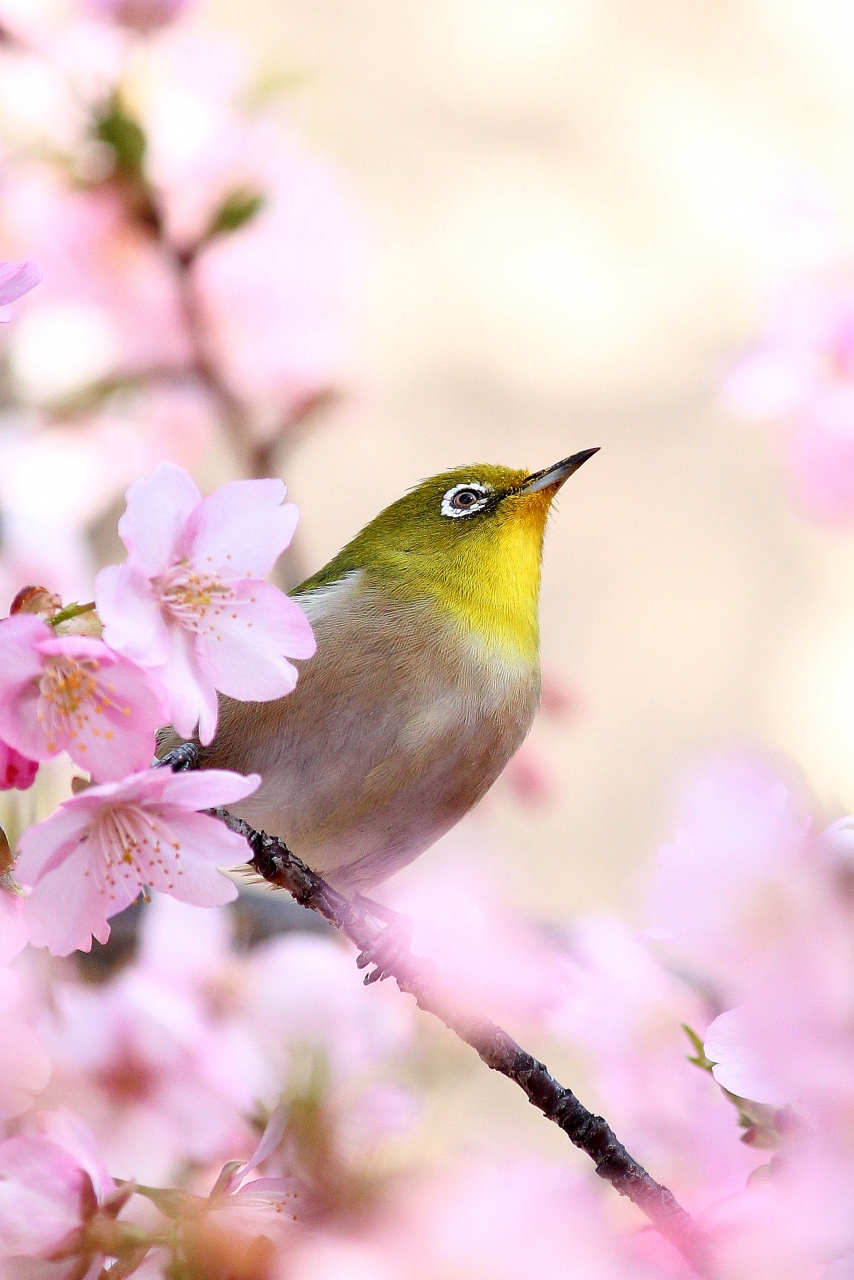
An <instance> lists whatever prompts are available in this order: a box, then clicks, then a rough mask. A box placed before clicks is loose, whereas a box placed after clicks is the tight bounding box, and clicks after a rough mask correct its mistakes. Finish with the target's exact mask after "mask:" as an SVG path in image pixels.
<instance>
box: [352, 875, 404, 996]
mask: <svg viewBox="0 0 854 1280" xmlns="http://www.w3.org/2000/svg"><path fill="white" fill-rule="evenodd" d="M360 905H363V906H364V907H365V909H366V910H367V911H369V912H370V913H371V915H373V916H374V918H375V919H379V920H380V921H381V922H382V925H383V928H382V932H381V933H379V934H378V935H377V937H376V939H375V940H374V941H373V942H372V943H371V945H370V946H368V947H364V948H363V949H362V951H360V952H359V954H358V956H357V957H356V965H357V967H358V968H359V969H367V968H368V966H369V965H374V966H375V967H374V968H373V969H372V970H371V971H370V972H369V973H366V974H365V979H364V981H365V986H366V987H369V986H371V985H372V984H373V983H375V982H382V980H383V978H388V977H389V976H391V977H393V976H394V971H395V968H396V966H397V965H398V964H399V962H400V961H401V960H402V959H403V958H404V957H405V956H408V955H409V953H410V946H411V944H412V933H413V929H414V926H413V923H412V921H411V920H410V918H409V916H405V915H403V914H402V913H401V912H399V911H393V910H392V909H391V908H390V907H385V906H383V907H380V906H379V904H378V903H374V902H371V901H370V899H369V898H361V895H360ZM375 907H379V910H378V911H377V912H376V913H375V912H374V908H375Z"/></svg>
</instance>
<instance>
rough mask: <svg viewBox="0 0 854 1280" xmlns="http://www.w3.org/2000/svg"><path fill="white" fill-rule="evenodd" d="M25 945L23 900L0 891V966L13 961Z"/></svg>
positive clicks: (15, 895) (25, 930)
mask: <svg viewBox="0 0 854 1280" xmlns="http://www.w3.org/2000/svg"><path fill="white" fill-rule="evenodd" d="M26 945H27V927H26V925H25V924H24V901H23V898H21V897H19V895H18V894H17V893H8V892H7V891H6V890H5V889H0V964H2V965H7V964H8V963H9V961H10V960H14V958H15V956H16V955H17V954H18V952H19V951H23V949H24V947H25V946H26Z"/></svg>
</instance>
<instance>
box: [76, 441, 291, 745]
mask: <svg viewBox="0 0 854 1280" xmlns="http://www.w3.org/2000/svg"><path fill="white" fill-rule="evenodd" d="M284 496H285V486H284V485H283V484H282V482H281V480H234V481H231V483H229V484H224V485H222V486H221V487H220V488H219V489H217V490H216V491H215V492H214V493H212V494H210V495H209V496H208V497H207V498H202V496H201V494H200V493H199V490H198V489H197V488H196V486H195V484H194V483H193V481H192V480H191V479H190V477H189V476H188V475H187V473H186V472H185V471H182V470H181V468H180V467H176V466H174V465H172V464H171V463H165V462H164V463H161V464H160V466H159V467H157V469H156V470H155V471H154V473H153V474H152V475H151V476H150V477H149V478H148V479H146V480H142V479H141V480H136V481H134V483H133V484H132V485H131V487H130V488H129V489H128V493H127V510H126V511H125V514H124V515H123V516H122V518H121V520H120V521H119V533H120V535H121V538H122V541H123V542H124V544H125V546H126V547H127V548H128V553H129V554H128V559H127V563H126V564H124V565H113V566H111V567H110V568H108V569H102V571H101V572H100V573H99V574H98V577H97V579H96V581H95V599H96V600H97V603H98V612H99V614H100V616H101V619H102V620H103V622H104V638H105V640H106V641H107V643H108V644H110V645H111V646H112V647H113V648H115V649H117V650H118V651H119V652H120V653H124V654H126V655H127V656H128V657H129V658H132V659H134V660H135V661H137V662H140V663H142V664H143V665H145V666H148V667H151V668H152V669H153V670H154V671H155V672H156V674H157V675H158V677H159V678H160V679H161V680H162V682H163V684H164V685H165V686H166V690H167V692H168V695H169V701H170V710H171V715H172V723H173V724H174V725H175V728H176V729H177V731H178V733H180V734H181V735H182V736H183V737H185V738H189V737H191V736H192V734H193V732H194V730H195V728H196V724H197V723H198V726H199V738H200V740H201V741H202V743H208V742H210V741H211V740H212V738H213V736H214V734H215V732H216V725H217V715H218V708H217V697H216V692H217V690H219V691H220V692H221V693H225V694H228V695H229V696H230V697H233V698H240V699H244V700H247V701H253V702H267V701H269V700H271V699H273V698H281V697H282V696H283V695H284V694H286V693H290V691H291V690H292V689H293V687H294V685H295V684H296V681H297V671H296V668H295V667H293V666H292V665H291V663H290V662H289V661H288V658H289V657H292V658H310V657H311V656H312V654H313V653H314V648H315V645H314V636H313V635H312V632H311V627H310V626H309V623H308V620H307V618H306V617H305V615H304V614H303V612H302V610H301V609H300V608H299V606H298V605H297V604H295V603H294V602H293V601H292V600H289V599H288V597H287V596H286V595H284V594H283V592H281V591H279V590H278V588H276V587H274V586H272V585H271V584H270V583H268V582H264V581H262V580H261V579H263V577H264V575H265V574H267V573H269V572H270V570H271V569H272V567H273V565H274V564H275V562H276V560H277V559H278V557H279V556H280V555H281V553H282V551H284V549H285V547H286V546H287V545H288V543H289V542H290V540H291V538H292V537H293V532H294V529H295V527H296V522H297V509H296V507H295V506H294V505H293V503H287V504H284V505H283V503H282V499H283V498H284Z"/></svg>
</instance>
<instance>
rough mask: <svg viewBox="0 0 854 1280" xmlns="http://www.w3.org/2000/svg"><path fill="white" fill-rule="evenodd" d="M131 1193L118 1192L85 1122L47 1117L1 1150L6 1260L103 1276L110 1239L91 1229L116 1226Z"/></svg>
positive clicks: (0, 1226)
mask: <svg viewBox="0 0 854 1280" xmlns="http://www.w3.org/2000/svg"><path fill="white" fill-rule="evenodd" d="M130 1190H131V1188H128V1189H125V1190H121V1189H119V1188H117V1187H116V1185H115V1183H114V1182H113V1180H112V1178H111V1177H110V1175H109V1174H108V1173H107V1170H106V1168H105V1167H104V1165H103V1162H102V1160H101V1158H100V1155H99V1153H98V1150H97V1145H96V1142H95V1139H94V1137H93V1135H92V1134H91V1133H90V1131H89V1130H88V1129H87V1127H86V1125H85V1124H83V1122H82V1121H81V1120H80V1119H79V1118H78V1117H77V1116H75V1115H74V1114H73V1113H72V1112H70V1111H67V1110H64V1109H63V1110H60V1111H54V1112H48V1113H46V1114H45V1115H43V1116H42V1117H40V1119H39V1120H38V1121H36V1122H35V1123H34V1124H33V1125H32V1126H31V1127H30V1129H29V1130H25V1131H24V1132H23V1133H21V1134H19V1135H16V1136H15V1137H13V1138H9V1139H7V1141H6V1142H4V1143H2V1144H0V1251H2V1256H5V1257H7V1258H44V1259H51V1260H61V1259H66V1260H73V1261H72V1262H71V1263H70V1265H69V1266H68V1267H67V1268H66V1269H65V1270H61V1271H58V1272H57V1274H58V1275H62V1276H64V1275H66V1274H67V1275H69V1276H71V1275H83V1274H84V1273H85V1274H86V1275H89V1274H93V1275H95V1274H97V1273H98V1271H99V1270H100V1268H101V1266H102V1264H103V1261H104V1256H105V1255H104V1252H103V1251H102V1247H103V1240H104V1232H103V1229H102V1230H101V1231H99V1232H97V1233H94V1232H93V1233H92V1235H93V1236H94V1237H95V1239H91V1238H87V1227H89V1225H90V1224H91V1223H92V1221H93V1219H95V1218H96V1216H103V1218H104V1219H105V1220H106V1221H107V1222H111V1221H113V1220H114V1219H115V1216H116V1214H117V1213H118V1211H119V1210H120V1209H121V1207H122V1206H123V1205H124V1204H125V1202H126V1201H127V1199H128V1195H129V1194H130ZM97 1237H100V1239H99V1240H98V1239H97ZM99 1244H100V1245H101V1246H102V1247H101V1248H99V1247H98V1246H99ZM81 1264H82V1265H81Z"/></svg>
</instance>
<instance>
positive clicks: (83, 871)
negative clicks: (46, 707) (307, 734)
mask: <svg viewBox="0 0 854 1280" xmlns="http://www.w3.org/2000/svg"><path fill="white" fill-rule="evenodd" d="M259 782H260V778H259V777H258V775H257V774H250V775H249V776H248V777H242V776H241V775H239V774H236V773H227V772H225V771H223V770H214V769H211V770H206V771H204V772H202V773H198V774H172V773H171V772H170V771H169V770H165V769H164V770H161V769H147V770H144V771H143V772H141V773H135V774H131V775H130V777H128V778H125V779H124V780H123V781H122V782H108V783H104V784H103V785H101V786H97V787H90V788H89V789H88V790H87V791H83V792H81V793H80V794H79V795H76V796H72V798H71V799H70V800H66V801H64V802H63V804H62V805H61V806H60V808H59V810H58V811H57V812H56V813H54V814H52V815H51V817H49V818H46V819H45V820H44V821H43V822H40V823H37V824H36V825H35V826H32V827H30V828H29V829H28V830H27V831H25V832H24V834H23V836H22V837H21V840H20V844H19V847H20V851H21V852H20V856H19V858H18V862H17V864H16V875H17V876H18V878H19V879H20V881H21V883H22V884H24V885H25V886H32V891H31V893H30V895H29V897H28V898H27V900H26V903H25V907H24V912H25V916H26V920H27V926H28V929H29V935H30V941H31V942H32V943H34V944H35V945H36V946H46V947H48V948H49V949H50V951H51V952H52V953H53V954H54V955H68V954H69V953H70V952H72V951H74V950H75V949H80V950H83V951H88V950H89V949H90V947H91V945H92V937H95V938H97V939H98V941H99V942H106V940H107V938H108V937H109V934H110V927H109V925H108V923H107V921H108V919H109V918H110V916H114V915H115V914H116V912H117V911H121V910H122V909H123V908H124V907H126V906H129V905H130V903H131V902H133V901H134V899H135V898H136V897H137V895H138V894H139V891H140V890H141V889H142V887H143V886H144V885H150V886H151V887H152V888H153V889H156V890H158V891H159V892H161V893H167V894H171V895H172V896H174V897H176V898H180V899H181V901H183V902H191V903H197V904H199V905H200V906H214V905H216V904H217V903H222V902H228V901H230V900H231V899H232V898H234V897H235V896H236V894H237V890H236V889H235V887H234V885H233V884H232V883H231V881H230V880H229V879H228V878H227V877H225V876H223V875H222V874H221V873H220V872H219V871H218V870H217V868H218V867H221V866H225V867H233V866H236V865H238V864H240V863H242V862H245V861H246V860H247V848H246V843H245V841H244V840H243V839H242V838H241V837H240V836H238V835H235V834H234V833H233V832H231V831H229V830H228V829H227V828H226V827H225V826H224V825H223V824H222V823H221V822H219V821H217V819H216V818H212V817H209V816H207V815H206V814H203V813H199V812H198V811H199V810H200V809H209V808H213V807H215V806H217V805H224V804H231V803H233V802H234V801H237V800H242V799H244V797H246V796H247V795H250V794H251V793H252V792H253V791H254V790H255V789H256V787H257V786H258V784H259Z"/></svg>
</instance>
